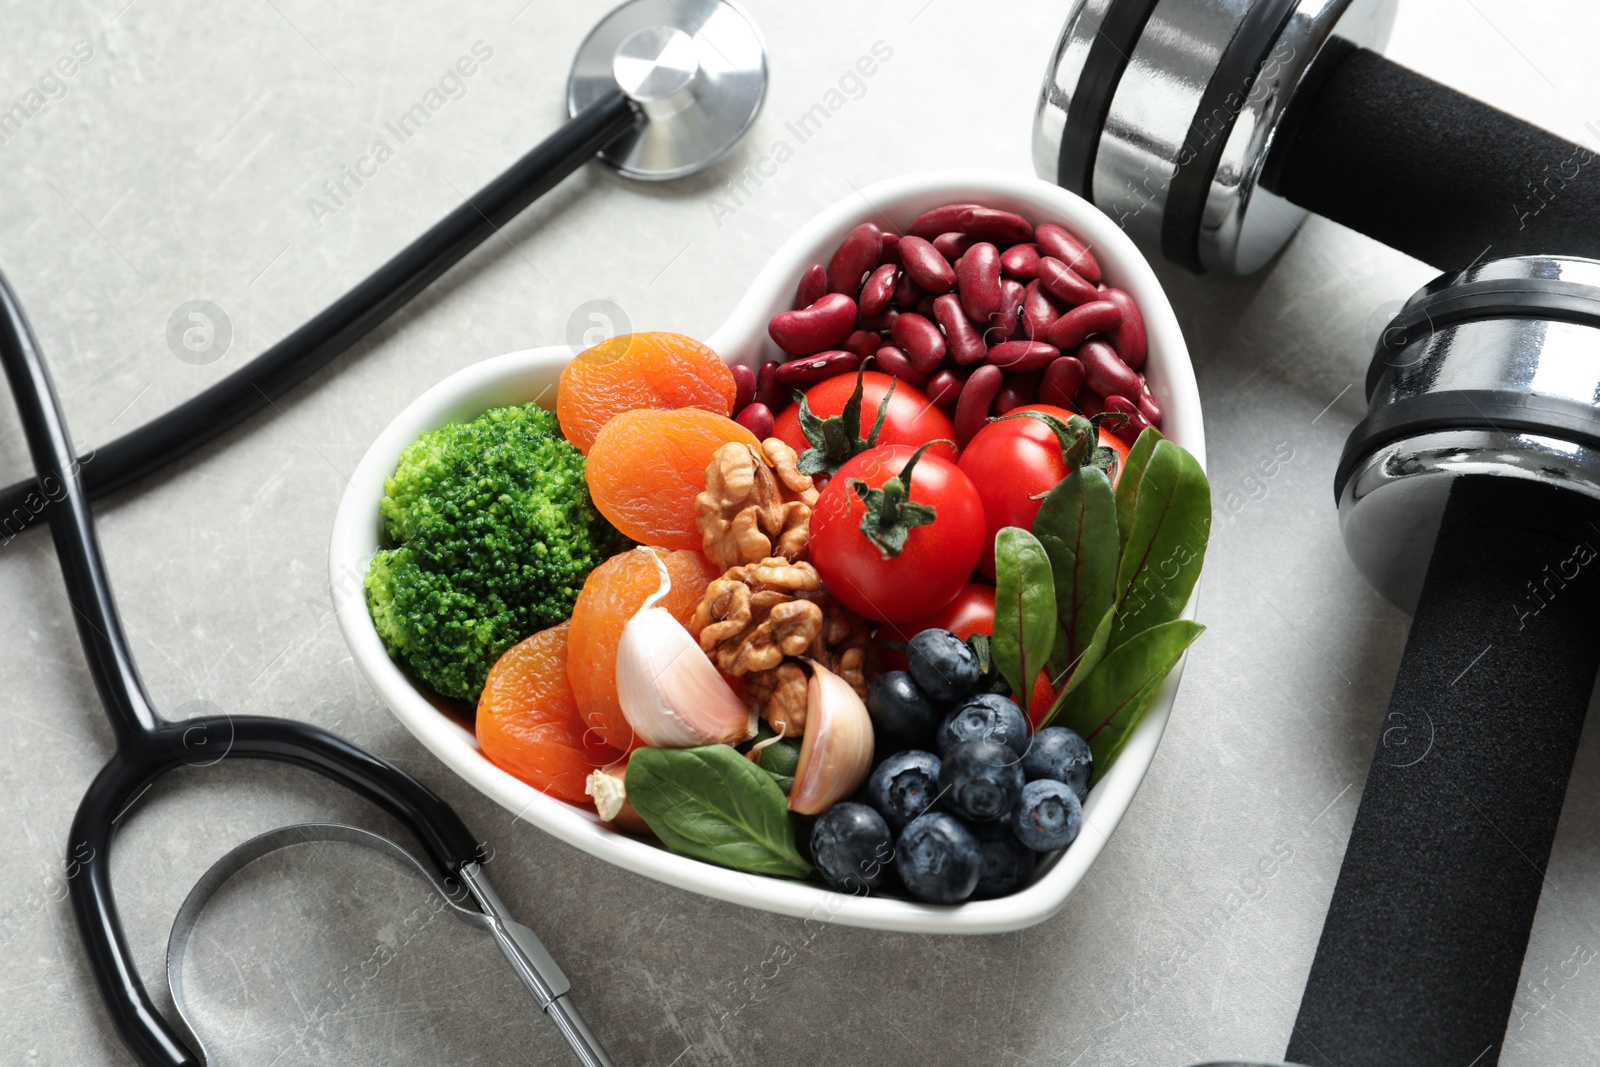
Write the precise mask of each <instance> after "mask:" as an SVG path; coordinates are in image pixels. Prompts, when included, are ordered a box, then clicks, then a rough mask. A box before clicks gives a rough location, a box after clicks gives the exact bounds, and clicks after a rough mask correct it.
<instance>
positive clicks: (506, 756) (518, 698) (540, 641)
mask: <svg viewBox="0 0 1600 1067" xmlns="http://www.w3.org/2000/svg"><path fill="white" fill-rule="evenodd" d="M570 625H571V624H570V623H566V622H563V623H560V624H559V625H556V626H552V627H550V628H549V629H548V630H540V631H539V632H538V633H536V634H534V635H533V636H532V637H529V638H527V639H526V640H524V641H522V642H520V643H518V644H516V645H513V646H512V647H511V648H510V649H508V650H507V651H506V652H505V654H504V655H502V656H501V657H500V658H499V659H498V660H496V661H495V664H494V666H493V667H492V668H490V670H489V677H488V680H487V681H485V682H484V683H483V693H482V694H481V695H480V696H479V697H478V725H477V733H478V744H479V745H480V746H482V748H483V754H484V755H485V756H488V757H489V759H490V761H492V762H493V763H494V764H495V765H496V766H497V767H499V768H501V769H502V770H505V771H508V772H510V773H511V774H514V775H516V776H517V777H518V778H520V779H522V780H523V781H524V782H527V783H528V784H529V785H531V786H533V787H534V788H535V789H538V790H539V791H540V792H543V793H548V794H549V795H551V796H553V797H555V798H557V799H558V800H565V801H566V802H567V803H569V804H588V803H589V798H588V796H587V795H585V793H584V790H583V785H584V781H585V780H586V779H587V778H588V777H589V773H590V772H591V771H593V770H595V769H596V768H597V767H606V766H610V765H611V764H613V763H616V762H618V761H620V760H621V759H622V753H621V752H618V751H617V750H616V749H614V748H611V747H610V746H608V745H605V744H603V743H602V742H601V741H600V738H599V736H598V734H597V733H596V732H595V731H593V730H591V729H589V727H588V724H587V723H585V722H584V720H583V717H582V716H580V715H579V714H578V701H577V698H576V697H575V696H574V695H573V692H572V685H571V683H570V682H568V680H567V647H568V646H567V639H568V630H569V627H570Z"/></svg>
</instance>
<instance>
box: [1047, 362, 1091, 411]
mask: <svg viewBox="0 0 1600 1067" xmlns="http://www.w3.org/2000/svg"><path fill="white" fill-rule="evenodd" d="M1082 388H1083V364H1082V363H1081V362H1079V360H1078V358H1077V357H1076V356H1062V357H1061V358H1060V359H1058V360H1056V361H1055V362H1054V363H1052V364H1050V365H1049V366H1048V367H1046V368H1045V369H1044V378H1043V379H1041V380H1040V382H1039V403H1041V404H1054V405H1055V406H1056V407H1058V408H1070V407H1072V398H1073V397H1075V396H1077V395H1078V390H1079V389H1082Z"/></svg>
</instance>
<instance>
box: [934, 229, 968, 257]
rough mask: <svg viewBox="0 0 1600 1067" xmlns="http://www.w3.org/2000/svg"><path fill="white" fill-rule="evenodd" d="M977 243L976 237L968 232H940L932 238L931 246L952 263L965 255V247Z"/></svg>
mask: <svg viewBox="0 0 1600 1067" xmlns="http://www.w3.org/2000/svg"><path fill="white" fill-rule="evenodd" d="M977 243H978V239H977V238H976V237H974V236H972V235H971V234H969V233H941V234H940V235H939V236H937V237H935V238H934V239H933V247H934V248H936V249H938V250H939V254H940V255H941V256H943V257H944V258H945V259H948V260H949V261H950V262H952V263H954V262H955V261H956V260H958V259H960V258H961V257H962V256H964V255H966V254H967V249H969V248H971V247H972V246H973V245H975V244H977Z"/></svg>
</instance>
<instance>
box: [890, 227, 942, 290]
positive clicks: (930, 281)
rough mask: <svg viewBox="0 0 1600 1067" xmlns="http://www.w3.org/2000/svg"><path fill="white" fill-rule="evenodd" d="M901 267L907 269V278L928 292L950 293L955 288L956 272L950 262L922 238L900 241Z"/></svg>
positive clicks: (907, 238)
mask: <svg viewBox="0 0 1600 1067" xmlns="http://www.w3.org/2000/svg"><path fill="white" fill-rule="evenodd" d="M900 265H901V266H903V267H904V268H905V271H906V277H908V278H910V279H911V281H912V282H913V284H915V285H916V286H917V287H918V288H920V289H923V290H925V291H926V292H930V293H948V292H949V291H950V290H951V289H952V288H954V287H955V284H956V272H955V271H954V270H953V269H951V267H950V261H949V260H947V259H945V258H944V256H943V255H941V254H940V253H939V250H938V249H937V248H935V247H933V245H931V244H929V243H928V242H927V241H924V240H923V239H922V238H920V237H905V238H903V239H902V240H901V241H900Z"/></svg>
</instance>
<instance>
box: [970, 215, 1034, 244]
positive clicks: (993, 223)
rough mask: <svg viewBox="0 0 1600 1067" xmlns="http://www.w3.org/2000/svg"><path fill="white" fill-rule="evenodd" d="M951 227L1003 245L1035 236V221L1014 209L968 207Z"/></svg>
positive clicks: (1020, 241) (1016, 242)
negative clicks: (1030, 220) (1029, 219)
mask: <svg viewBox="0 0 1600 1067" xmlns="http://www.w3.org/2000/svg"><path fill="white" fill-rule="evenodd" d="M951 229H953V230H960V231H961V232H962V233H970V234H972V236H974V237H981V238H983V239H984V240H985V241H993V242H995V243H996V244H1003V245H1014V244H1021V243H1022V242H1023V241H1027V240H1030V239H1032V237H1033V223H1031V222H1029V221H1028V220H1027V219H1025V218H1023V217H1022V216H1021V215H1018V214H1017V213H1016V212H1014V211H1001V210H999V209H998V208H992V207H970V208H968V209H967V210H965V211H963V212H962V213H961V216H960V218H959V219H957V220H956V224H955V225H954V226H952V227H951Z"/></svg>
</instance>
